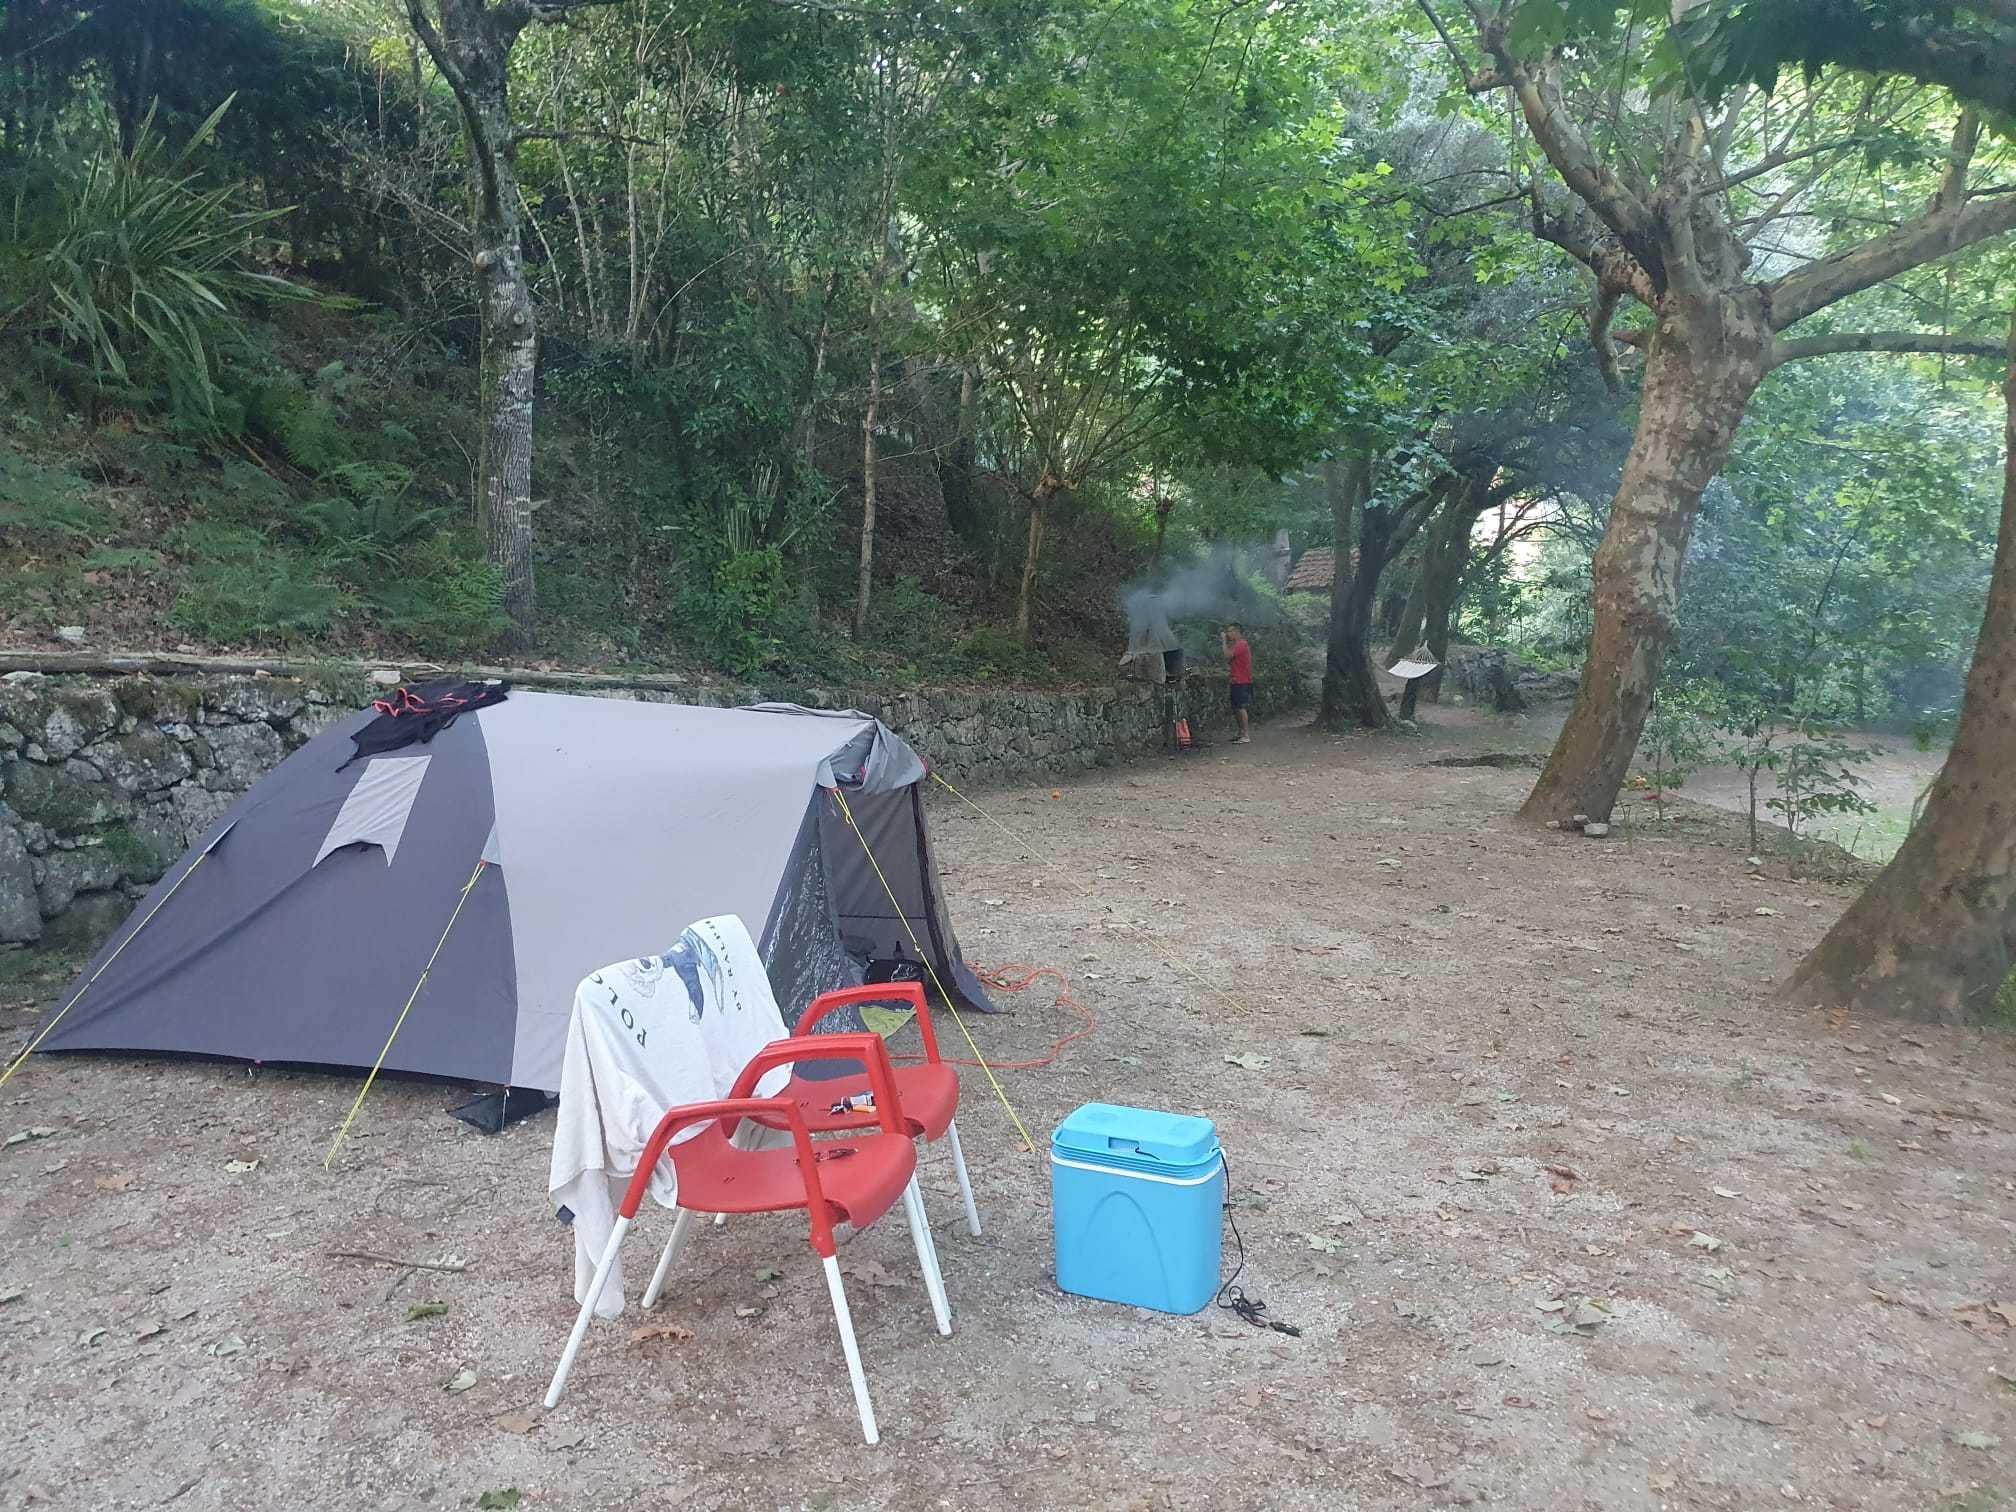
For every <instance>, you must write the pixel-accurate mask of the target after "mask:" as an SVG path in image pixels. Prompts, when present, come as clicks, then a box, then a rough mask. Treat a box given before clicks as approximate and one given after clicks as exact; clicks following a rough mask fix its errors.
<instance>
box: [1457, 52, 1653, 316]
mask: <svg viewBox="0 0 2016 1512" xmlns="http://www.w3.org/2000/svg"><path fill="white" fill-rule="evenodd" d="M1505 24H1506V23H1505V18H1504V17H1503V16H1502V15H1499V16H1487V17H1485V18H1484V20H1483V22H1482V24H1481V25H1480V27H1479V40H1480V41H1481V42H1482V43H1483V46H1484V50H1485V51H1486V52H1487V53H1489V54H1490V55H1491V57H1492V58H1494V59H1495V60H1496V61H1497V64H1498V70H1499V72H1500V73H1502V74H1503V75H1504V76H1505V80H1506V82H1507V84H1508V85H1509V87H1510V88H1511V90H1512V95H1513V98H1514V99H1515V100H1517V101H1518V104H1519V111H1520V114H1521V115H1522V116H1523V117H1524V118H1525V121H1526V126H1527V129H1528V130H1529V131H1531V132H1532V133H1533V140H1534V141H1535V142H1537V143H1539V144H1540V150H1541V151H1542V152H1544V153H1546V155H1547V161H1548V162H1550V163H1552V164H1553V165H1554V171H1555V172H1556V173H1558V174H1560V175H1561V181H1562V182H1563V183H1565V184H1566V185H1567V186H1568V187H1569V188H1570V189H1571V190H1573V191H1574V192H1575V195H1576V197H1577V198H1579V199H1580V200H1581V201H1582V202H1583V203H1584V204H1586V205H1587V206H1588V207H1589V208H1590V209H1591V210H1592V211H1594V212H1595V213H1596V216H1597V218H1598V219H1600V220H1601V221H1602V222H1603V224H1604V225H1606V226H1608V227H1609V228H1610V230H1611V231H1612V232H1613V233H1614V234H1615V235H1616V237H1617V239H1618V241H1619V242H1621V243H1622V244H1623V247H1624V250H1625V251H1627V252H1629V253H1630V254H1631V256H1632V257H1633V258H1635V259H1636V260H1637V262H1638V265H1639V266H1640V267H1641V268H1643V269H1644V270H1645V273H1646V274H1647V275H1648V276H1649V277H1650V278H1651V280H1652V282H1653V284H1654V285H1655V286H1657V287H1660V288H1663V287H1664V286H1665V282H1666V249H1665V245H1664V243H1663V241H1662V240H1661V237H1660V234H1659V223H1658V220H1657V218H1656V217H1655V216H1654V215H1653V214H1652V212H1651V211H1650V210H1649V209H1648V208H1646V205H1645V203H1644V201H1643V200H1641V199H1639V198H1638V196H1637V195H1636V194H1634V193H1632V191H1631V188H1630V186H1629V185H1627V184H1626V183H1625V182H1624V181H1623V180H1622V179H1620V178H1618V177H1617V175H1616V174H1614V173H1612V172H1611V171H1610V167H1609V165H1608V164H1606V163H1605V162H1604V161H1603V160H1602V159H1601V158H1600V157H1598V156H1597V155H1596V151H1595V149H1594V148H1592V147H1591V146H1590V145H1589V142H1588V140H1587V138H1585V137H1584V136H1583V135H1582V133H1581V131H1580V130H1578V129H1577V128H1576V126H1575V123H1574V120H1573V118H1572V117H1571V116H1570V114H1569V111H1568V106H1567V102H1566V101H1565V100H1564V99H1563V98H1562V95H1561V85H1560V81H1559V80H1558V79H1556V78H1555V76H1554V74H1553V71H1552V69H1551V68H1550V67H1549V66H1547V65H1545V64H1542V65H1541V66H1540V67H1539V68H1537V69H1529V68H1528V67H1527V66H1526V65H1525V64H1523V63H1521V62H1520V61H1519V59H1518V58H1517V57H1515V56H1514V55H1513V53H1512V50H1511V48H1510V47H1509V46H1508V45H1507V43H1506V40H1505Z"/></svg>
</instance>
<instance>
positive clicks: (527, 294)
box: [406, 0, 539, 646]
mask: <svg viewBox="0 0 2016 1512" xmlns="http://www.w3.org/2000/svg"><path fill="white" fill-rule="evenodd" d="M438 6H439V11H440V16H441V25H440V28H439V29H438V30H437V29H436V28H435V26H434V24H433V22H432V20H431V19H430V18H429V17H428V14H427V11H426V8H425V6H424V5H423V4H422V0H407V5H406V14H407V17H408V19H409V20H410V21H411V22H412V25H413V30H414V33H415V34H416V35H417V36H418V37H419V38H420V40H421V42H422V44H423V45H424V46H425V47H426V49H427V53H428V56H429V57H431V58H432V59H433V60H434V66H435V67H436V68H438V69H439V70H440V71H441V74H442V77H444V78H445V79H447V81H448V85H449V88H450V89H452V90H453V91H454V94H455V102H456V104H457V105H458V106H459V107H460V109H461V113H462V129H463V133H464V136H465V138H466V140H467V143H468V148H469V170H470V180H471V190H472V194H473V198H474V201H475V207H474V209H475V213H474V217H473V220H474V223H473V225H472V226H471V228H470V231H471V241H472V242H473V244H474V245H473V250H474V254H475V264H476V279H477V289H478V295H479V299H480V301H481V304H482V319H481V328H482V339H483V358H482V371H481V384H482V407H483V415H482V425H483V441H482V451H481V456H480V458H479V461H478V465H477V475H476V517H477V524H478V527H479V528H480V529H481V531H482V533H483V544H484V551H485V554H486V555H487V556H488V558H489V560H490V563H491V565H492V566H494V567H495V568H496V569H497V570H498V573H499V575H500V576H501V577H502V579H503V587H504V612H505V614H506V615H507V616H508V617H509V619H510V621H511V630H510V633H509V638H510V640H511V642H512V643H513V644H515V645H518V646H524V645H526V644H528V643H530V641H531V640H532V637H533V635H534V632H535V630H536V628H537V622H538V601H537V598H536V596H535V594H534V591H533V579H532V414H533V399H534V389H533V385H534V381H535V378H536V376H537V372H538V364H539V333H538V326H537V325H536V323H535V321H534V318H533V310H532V293H531V290H530V288H529V287H528V286H527V285H526V282H525V257H524V249H523V238H522V237H521V235H520V231H519V220H518V215H519V202H520V201H519V194H518V176H517V171H516V166H515V162H516V156H517V141H518V136H517V128H516V126H515V125H514V124H513V122H512V120H511V101H510V89H509V83H508V79H509V69H510V61H511V48H512V46H513V45H514V44H515V43H516V42H517V40H518V31H519V29H520V28H521V27H522V26H523V25H524V24H525V19H529V14H530V13H529V12H528V13H527V14H526V17H525V18H521V19H517V20H504V19H500V17H499V16H498V15H496V14H494V13H492V12H491V11H489V10H487V9H486V8H485V7H484V6H482V5H480V4H476V3H474V0H438Z"/></svg>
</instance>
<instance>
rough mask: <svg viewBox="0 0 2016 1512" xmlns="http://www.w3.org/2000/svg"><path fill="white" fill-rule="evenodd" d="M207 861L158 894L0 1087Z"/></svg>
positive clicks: (205, 855)
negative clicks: (145, 915)
mask: <svg viewBox="0 0 2016 1512" xmlns="http://www.w3.org/2000/svg"><path fill="white" fill-rule="evenodd" d="M209 859H210V852H209V851H207V850H206V851H205V852H203V854H202V855H200V856H198V857H197V858H196V859H195V861H193V862H192V863H191V864H190V867H189V870H187V871H185V872H184V873H182V875H181V876H179V877H177V878H176V879H175V886H174V887H171V888H169V889H168V891H166V892H165V893H163V894H161V901H160V902H159V903H156V904H155V905H154V906H153V907H152V908H150V909H148V910H147V917H146V918H144V919H142V920H141V921H140V922H139V923H138V924H136V925H134V926H133V934H129V935H128V936H126V938H125V939H123V940H121V941H120V942H119V949H118V950H115V951H113V952H112V954H110V955H109V956H107V957H105V965H103V966H100V967H99V968H98V969H97V970H96V971H94V972H92V973H91V977H90V981H87V982H85V984H84V985H83V986H82V987H79V988H78V989H77V996H76V997H73V998H72V999H70V1001H69V1002H67V1003H65V1004H64V1005H63V1006H62V1008H60V1009H59V1010H57V1014H56V1017H54V1018H52V1019H51V1020H49V1022H48V1024H47V1025H46V1026H45V1027H44V1028H43V1030H42V1032H41V1033H40V1034H38V1035H36V1036H35V1038H34V1039H32V1040H30V1041H29V1042H28V1048H27V1049H26V1050H23V1051H22V1052H21V1053H20V1054H19V1055H17V1056H16V1057H15V1058H14V1064H13V1065H11V1066H9V1067H8V1068H7V1070H6V1072H5V1073H4V1074H0V1087H4V1086H6V1085H7V1083H8V1082H9V1081H11V1080H12V1079H13V1076H14V1073H15V1072H16V1071H19V1070H20V1069H21V1068H22V1066H24V1065H26V1064H27V1062H28V1057H29V1056H31V1055H33V1054H34V1053H35V1051H36V1049H37V1048H38V1047H39V1046H40V1045H41V1043H42V1041H44V1040H46V1039H47V1038H49V1036H50V1035H52V1034H54V1033H55V1032H56V1026H57V1025H58V1024H60V1023H62V1022H63V1015H64V1014H66V1013H68V1012H69V1011H70V1010H71V1009H72V1008H75V1007H76V1006H77V1003H78V999H80V998H82V997H83V996H84V994H85V993H87V992H89V991H90V990H91V983H92V982H95V981H97V980H98V978H100V977H101V976H103V975H105V972H106V969H107V968H108V967H110V966H111V964H112V963H113V962H114V961H116V960H118V959H119V956H120V952H121V951H124V950H125V949H126V947H127V946H128V945H131V944H132V943H133V939H134V936H135V935H138V934H139V933H140V931H141V930H143V929H145V928H146V927H147V926H148V924H150V923H151V922H153V918H154V915H156V914H157V913H159V912H161V910H162V909H163V908H165V907H166V906H167V903H168V900H169V899H170V898H172V897H174V896H175V891H176V888H179V887H180V886H181V885H182V884H183V883H184V882H187V881H188V880H189V879H190V878H191V877H193V876H195V875H196V868H197V867H199V866H201V865H202V864H203V863H204V862H205V861H208V860H209Z"/></svg>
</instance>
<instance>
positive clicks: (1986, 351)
mask: <svg viewBox="0 0 2016 1512" xmlns="http://www.w3.org/2000/svg"><path fill="white" fill-rule="evenodd" d="M1841 352H1930V353H1936V354H1938V355H1941V356H1947V357H2006V356H2007V355H2008V354H2009V342H2008V340H2007V338H2006V337H2000V336H1954V335H1950V334H1947V333H1944V332H1940V331H1851V332H1842V333H1840V334H1835V335H1828V336H1802V337H1800V338H1798V339H1797V340H1793V341H1787V340H1784V339H1782V338H1781V339H1779V340H1777V341H1774V342H1772V343H1771V353H1770V357H1769V359H1768V363H1769V366H1771V367H1774V368H1775V367H1782V366H1783V365H1784V364H1785V363H1788V362H1797V361H1799V360H1800V359H1801V358H1804V357H1831V356H1834V355H1836V354H1837V353H1841Z"/></svg>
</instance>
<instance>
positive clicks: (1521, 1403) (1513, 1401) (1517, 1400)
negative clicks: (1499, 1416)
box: [1505, 1396, 1538, 1407]
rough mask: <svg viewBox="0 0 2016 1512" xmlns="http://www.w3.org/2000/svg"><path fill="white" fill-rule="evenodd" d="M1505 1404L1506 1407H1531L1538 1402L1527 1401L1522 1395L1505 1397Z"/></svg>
mask: <svg viewBox="0 0 2016 1512" xmlns="http://www.w3.org/2000/svg"><path fill="white" fill-rule="evenodd" d="M1505 1405H1506V1406H1507V1407H1532V1406H1536V1405H1538V1404H1537V1403H1534V1402H1529V1401H1527V1400H1526V1398H1524V1397H1522V1396H1508V1397H1506V1398H1505Z"/></svg>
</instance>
